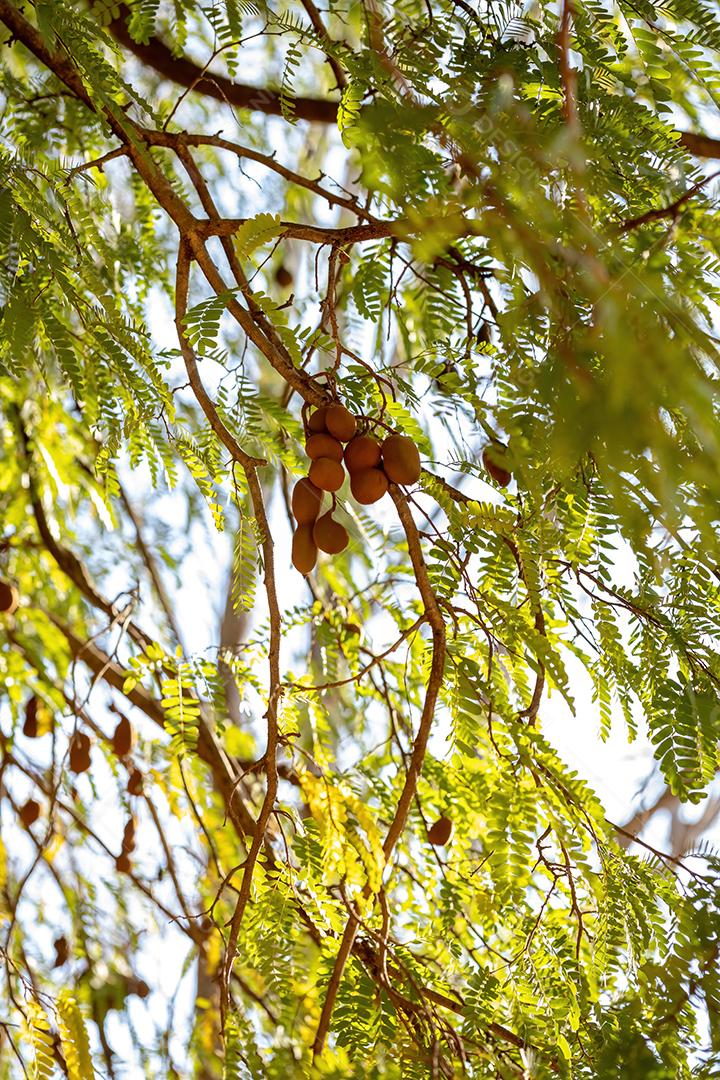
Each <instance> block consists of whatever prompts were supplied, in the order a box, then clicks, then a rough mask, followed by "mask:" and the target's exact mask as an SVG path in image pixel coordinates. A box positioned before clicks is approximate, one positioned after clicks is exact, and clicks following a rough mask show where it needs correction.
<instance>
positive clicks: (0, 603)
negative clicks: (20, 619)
mask: <svg viewBox="0 0 720 1080" xmlns="http://www.w3.org/2000/svg"><path fill="white" fill-rule="evenodd" d="M19 603H20V594H19V593H18V591H17V589H16V588H15V586H14V585H11V584H10V582H9V581H4V580H3V579H2V578H0V614H3V615H13V614H14V613H15V612H16V611H17V608H18V604H19Z"/></svg>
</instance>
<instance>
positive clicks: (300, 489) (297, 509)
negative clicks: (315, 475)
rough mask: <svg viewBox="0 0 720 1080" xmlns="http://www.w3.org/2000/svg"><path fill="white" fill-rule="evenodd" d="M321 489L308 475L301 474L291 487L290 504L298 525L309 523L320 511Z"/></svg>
mask: <svg viewBox="0 0 720 1080" xmlns="http://www.w3.org/2000/svg"><path fill="white" fill-rule="evenodd" d="M322 497H323V494H322V491H321V490H320V488H319V487H316V485H315V484H313V482H312V480H311V479H310V477H309V476H303V478H302V480H298V482H297V484H296V485H295V487H294V488H293V493H292V499H291V500H290V501H291V505H292V512H293V517H294V518H295V520H296V521H297V523H298V525H310V524H312V522H313V521H314V520H315V518H316V517H317V516H318V514H319V513H320V504H321V502H322Z"/></svg>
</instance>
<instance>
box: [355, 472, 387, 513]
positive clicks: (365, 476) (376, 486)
mask: <svg viewBox="0 0 720 1080" xmlns="http://www.w3.org/2000/svg"><path fill="white" fill-rule="evenodd" d="M387 489H388V478H387V476H386V475H385V473H384V472H383V471H382V469H360V471H359V472H354V473H351V474H350V491H351V492H352V496H353V498H354V499H355V501H356V502H359V503H361V504H362V505H363V506H369V505H370V504H371V503H376V502H377V501H378V499H382V497H383V495H384V494H385V492H386V491H387Z"/></svg>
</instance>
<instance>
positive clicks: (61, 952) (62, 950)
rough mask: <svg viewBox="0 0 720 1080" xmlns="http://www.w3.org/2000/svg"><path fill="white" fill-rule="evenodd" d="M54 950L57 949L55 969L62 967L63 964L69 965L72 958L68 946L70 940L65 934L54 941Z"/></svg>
mask: <svg viewBox="0 0 720 1080" xmlns="http://www.w3.org/2000/svg"><path fill="white" fill-rule="evenodd" d="M53 948H54V949H55V962H54V964H53V967H54V968H58V967H62V966H63V964H67V962H68V960H69V958H70V946H69V945H68V939H67V938H66V937H65V935H64V934H61V935H60V937H59V938H55V940H54V941H53Z"/></svg>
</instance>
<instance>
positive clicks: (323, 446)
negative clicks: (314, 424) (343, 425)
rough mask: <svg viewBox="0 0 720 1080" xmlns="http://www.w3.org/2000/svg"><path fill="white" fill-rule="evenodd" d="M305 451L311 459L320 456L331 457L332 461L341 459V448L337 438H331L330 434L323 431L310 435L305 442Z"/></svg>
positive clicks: (313, 459)
mask: <svg viewBox="0 0 720 1080" xmlns="http://www.w3.org/2000/svg"><path fill="white" fill-rule="evenodd" d="M305 453H306V454H307V456H308V457H309V458H310V459H311V460H312V461H315V460H316V458H321V457H327V458H331V459H332V461H342V459H343V448H342V446H341V445H340V443H339V442H338V441H337V439H333V437H332V435H326V434H325V432H324V431H319V432H318V433H317V434H316V435H311V436H310V438H309V439H308V441H307V442H306V443H305Z"/></svg>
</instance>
